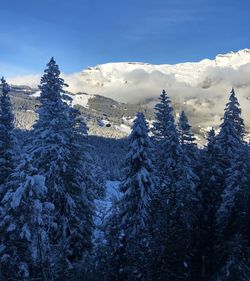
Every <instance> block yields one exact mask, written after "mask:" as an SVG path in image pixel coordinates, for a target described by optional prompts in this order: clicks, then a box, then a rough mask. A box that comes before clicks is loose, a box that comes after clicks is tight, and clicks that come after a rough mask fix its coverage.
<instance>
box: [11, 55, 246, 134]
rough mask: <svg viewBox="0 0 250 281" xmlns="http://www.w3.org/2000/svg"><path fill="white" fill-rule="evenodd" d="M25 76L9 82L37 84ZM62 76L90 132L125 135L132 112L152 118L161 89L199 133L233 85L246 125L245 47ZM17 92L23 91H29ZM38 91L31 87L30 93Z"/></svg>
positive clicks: (215, 118)
mask: <svg viewBox="0 0 250 281" xmlns="http://www.w3.org/2000/svg"><path fill="white" fill-rule="evenodd" d="M30 77H31V76H28V78H27V77H22V78H20V77H18V79H17V80H15V79H12V80H10V82H11V83H12V84H16V85H18V84H19V85H20V84H21V85H27V86H32V85H37V84H38V83H39V77H34V79H33V80H32V79H31V80H32V81H31V80H30ZM63 78H64V79H65V81H66V83H67V84H68V85H69V88H68V90H69V91H70V92H71V93H72V94H71V97H72V98H73V102H72V104H73V105H78V106H80V107H81V108H82V111H83V112H84V114H87V115H88V116H90V118H89V120H90V119H91V118H93V117H94V120H95V121H94V122H92V123H96V125H95V126H92V127H91V128H92V129H93V130H92V133H94V134H95V133H96V132H97V130H98V133H99V134H104V135H105V134H106V133H107V132H108V133H107V135H110V131H112V130H113V131H112V133H111V135H112V136H113V135H114V134H117V132H119V134H121V133H122V135H124V134H127V133H128V132H129V124H130V123H131V122H130V121H129V120H132V119H133V117H134V114H135V112H136V111H138V110H146V111H147V113H148V114H149V117H152V108H153V106H154V104H155V102H156V101H157V98H158V96H159V94H160V92H161V91H162V89H165V90H166V91H167V92H168V94H169V96H170V98H171V100H172V104H173V107H174V109H175V111H176V114H177V115H178V112H180V111H181V110H185V111H186V113H187V116H188V118H189V121H190V123H191V124H192V126H193V128H194V131H195V133H196V134H197V135H204V132H205V131H206V130H208V129H209V128H211V127H212V126H214V127H218V125H219V124H220V122H221V117H222V116H223V110H224V107H225V104H226V102H227V99H228V96H229V92H230V91H231V88H232V87H234V88H235V90H236V93H237V97H238V98H239V101H240V104H241V107H242V113H243V117H244V119H245V123H246V125H247V127H250V121H249V113H248V112H249V111H250V50H249V49H244V50H240V51H238V52H230V53H228V54H224V55H217V56H216V57H215V59H214V60H209V59H204V60H202V61H200V62H186V63H180V64H175V65H170V64H162V65H152V64H148V63H138V62H122V63H107V64H102V65H97V66H95V67H89V68H87V69H85V70H83V71H81V72H78V73H73V74H70V75H65V74H63ZM19 90H20V89H19ZM19 90H18V89H17V90H16V91H19ZM21 91H23V92H25V93H28V92H27V91H30V89H29V88H27V87H26V88H24V89H23V88H22V89H21ZM86 93H87V94H86ZM38 94H39V93H36V92H35V90H34V93H33V94H32V95H33V96H34V97H35V96H36V95H38ZM28 115H29V116H30V114H28ZM124 118H125V120H124ZM100 130H102V132H101V133H100ZM104 131H105V132H104ZM248 131H249V129H248Z"/></svg>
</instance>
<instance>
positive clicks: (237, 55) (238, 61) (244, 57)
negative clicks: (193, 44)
mask: <svg viewBox="0 0 250 281" xmlns="http://www.w3.org/2000/svg"><path fill="white" fill-rule="evenodd" d="M249 62H250V50H249V49H243V50H239V51H238V52H230V53H227V54H219V55H217V56H216V57H215V64H216V65H217V66H221V67H224V66H227V67H229V66H231V67H233V68H237V67H239V66H241V65H243V64H245V63H249Z"/></svg>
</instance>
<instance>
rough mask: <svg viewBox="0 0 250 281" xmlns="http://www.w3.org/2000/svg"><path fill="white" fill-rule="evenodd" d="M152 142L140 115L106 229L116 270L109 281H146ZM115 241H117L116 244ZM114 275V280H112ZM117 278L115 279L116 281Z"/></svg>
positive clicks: (133, 131) (132, 134) (152, 184)
mask: <svg viewBox="0 0 250 281" xmlns="http://www.w3.org/2000/svg"><path fill="white" fill-rule="evenodd" d="M151 157H152V143H151V140H150V138H149V136H148V125H147V122H146V120H145V117H144V115H143V113H137V116H136V119H135V120H134V123H133V126H132V132H131V134H130V136H129V152H128V154H127V157H126V161H125V170H124V172H125V175H124V179H123V180H122V182H121V185H120V189H121V191H122V192H123V196H122V198H121V200H120V201H119V203H118V206H117V209H116V212H114V213H113V215H112V216H111V218H110V221H109V226H108V228H107V241H108V245H110V246H111V248H112V250H113V251H112V254H111V253H110V252H109V251H107V252H108V255H110V259H109V261H110V262H111V260H112V264H113V265H114V266H115V267H116V268H114V267H113V272H110V273H109V274H110V275H109V278H111V279H108V280H145V279H143V278H145V276H146V272H145V271H146V268H145V266H146V264H145V260H146V259H145V256H144V255H143V254H142V253H145V252H146V248H147V242H148V237H147V227H148V222H149V202H150V201H151V200H152V195H153V192H154V189H155V170H154V167H153V163H152V160H151ZM115 241H116V242H115ZM112 275H113V277H112ZM113 278H114V279H113Z"/></svg>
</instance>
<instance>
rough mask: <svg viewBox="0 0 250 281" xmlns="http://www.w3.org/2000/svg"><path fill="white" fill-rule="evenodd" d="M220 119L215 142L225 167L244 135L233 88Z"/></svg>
mask: <svg viewBox="0 0 250 281" xmlns="http://www.w3.org/2000/svg"><path fill="white" fill-rule="evenodd" d="M222 120H223V122H222V124H221V125H220V132H219V134H218V136H217V137H216V143H217V145H218V146H219V147H220V149H221V161H222V162H223V163H224V165H225V168H226V169H227V168H229V166H230V162H231V160H232V159H233V158H234V155H235V154H237V150H238V148H239V147H241V145H242V142H243V137H244V135H245V125H244V121H243V119H242V117H241V109H240V107H239V102H238V99H237V97H236V95H235V92H234V89H232V91H231V94H230V97H229V102H228V103H227V104H226V108H225V112H224V116H223V118H222Z"/></svg>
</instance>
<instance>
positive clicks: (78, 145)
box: [0, 58, 250, 281]
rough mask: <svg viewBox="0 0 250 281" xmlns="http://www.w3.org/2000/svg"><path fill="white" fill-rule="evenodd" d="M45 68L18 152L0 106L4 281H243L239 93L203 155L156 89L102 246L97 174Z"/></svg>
mask: <svg viewBox="0 0 250 281" xmlns="http://www.w3.org/2000/svg"><path fill="white" fill-rule="evenodd" d="M65 86H66V85H65V83H64V80H63V79H62V78H60V71H59V68H58V65H57V64H56V62H55V60H54V59H53V58H52V59H51V60H50V62H49V63H48V65H47V68H46V69H45V71H44V75H43V76H42V78H41V82H40V85H39V89H40V92H41V94H40V97H39V101H40V106H39V108H38V109H37V114H38V120H37V121H36V123H35V124H34V126H33V129H32V130H31V131H29V132H28V133H27V136H26V138H25V142H24V143H23V144H22V145H20V143H22V142H21V141H20V140H19V139H18V137H20V134H19V135H18V134H16V133H15V128H14V125H13V123H14V116H13V113H12V110H11V103H10V99H9V96H8V93H9V91H10V87H9V85H8V84H7V82H6V81H5V79H4V78H2V80H1V87H2V95H1V97H0V243H1V244H0V280H43V281H54V280H56V281H57V280H58V281H59V280H93V281H95V280H103V281H118V280H119V281H120V280H121V281H126V280H128V281H130V280H131V281H134V280H143V281H144V280H145V281H154V280H156V281H157V280H159V281H238V280H239V281H247V280H248V281H249V280H250V146H249V143H247V142H246V141H245V140H244V136H245V134H246V131H245V126H244V121H243V119H242V117H241V109H240V105H239V103H238V100H237V97H236V94H235V91H234V89H232V91H231V93H230V97H229V101H228V103H227V104H226V107H225V111H224V116H223V118H222V123H221V125H220V130H219V133H218V134H216V133H215V130H214V129H212V130H211V131H210V132H209V134H208V136H207V144H206V145H205V146H204V147H203V148H199V147H198V146H197V144H196V139H195V136H194V134H193V133H192V127H191V126H190V125H189V122H188V118H187V116H186V115H185V113H184V112H181V114H180V117H179V120H178V122H175V118H174V114H173V108H172V106H171V101H170V99H169V97H168V95H167V93H166V92H165V91H164V90H163V92H162V93H161V95H160V98H159V102H158V103H157V104H156V105H155V121H154V123H153V127H152V129H149V126H148V123H147V121H146V119H145V116H144V114H143V113H142V112H138V113H137V115H136V118H135V120H134V122H133V125H132V132H131V134H130V136H129V137H128V140H127V142H126V143H128V147H127V150H128V153H127V155H126V158H125V159H124V169H123V170H122V173H121V174H122V180H121V183H120V191H121V193H122V196H121V198H120V199H119V200H117V201H114V202H113V205H112V212H111V213H110V214H109V215H108V216H107V218H106V220H105V222H104V223H103V225H102V232H103V236H102V238H101V239H100V240H99V242H98V243H96V241H95V240H94V239H93V233H94V231H95V227H96V226H95V222H94V217H95V200H98V199H102V198H104V196H105V189H104V178H105V176H104V174H103V173H102V171H101V169H100V167H99V165H98V156H97V155H96V157H91V155H92V154H93V153H92V152H91V150H92V149H93V147H91V146H90V144H89V140H88V136H87V126H86V124H85V122H84V119H83V117H82V116H81V115H80V112H79V111H78V110H77V109H76V108H73V107H72V106H71V104H70V102H71V100H70V98H69V96H67V95H66V93H65V91H64V87H65Z"/></svg>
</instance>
